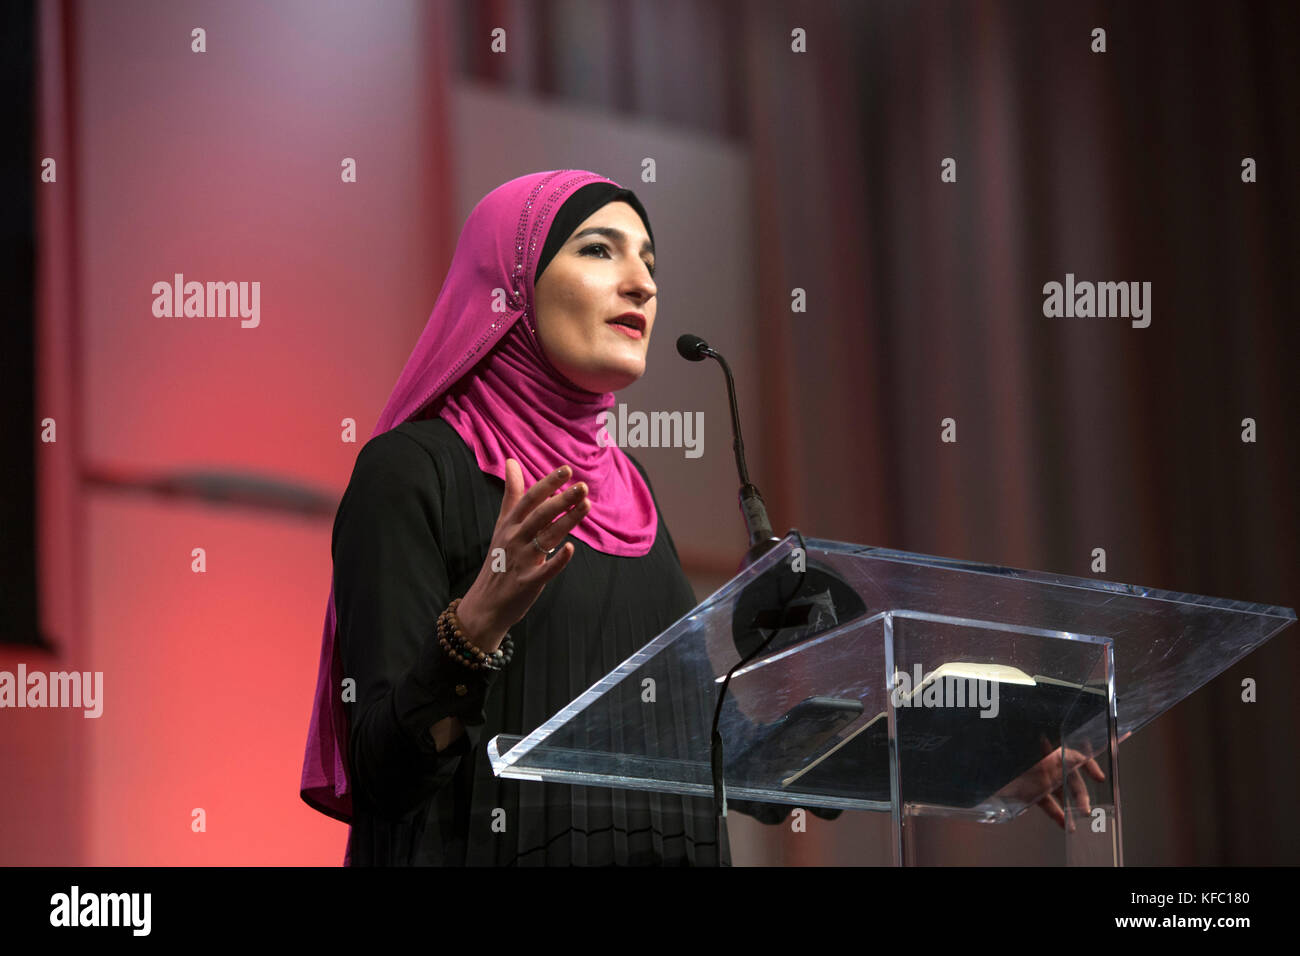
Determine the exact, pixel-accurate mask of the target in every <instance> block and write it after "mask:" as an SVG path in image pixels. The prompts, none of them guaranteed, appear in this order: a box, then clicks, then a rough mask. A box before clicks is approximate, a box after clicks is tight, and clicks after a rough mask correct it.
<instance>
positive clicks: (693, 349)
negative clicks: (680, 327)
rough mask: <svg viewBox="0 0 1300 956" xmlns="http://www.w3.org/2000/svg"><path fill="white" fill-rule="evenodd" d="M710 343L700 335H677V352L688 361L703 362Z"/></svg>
mask: <svg viewBox="0 0 1300 956" xmlns="http://www.w3.org/2000/svg"><path fill="white" fill-rule="evenodd" d="M708 347H709V343H708V342H706V341H704V339H702V338H700V337H699V336H698V335H690V334H689V333H688V334H686V335H680V336H678V337H677V354H678V355H680V356H681V357H682V358H684V359H686V360H687V361H688V362H703V361H704V358H705V356H704V353H705V351H706V350H707V349H708Z"/></svg>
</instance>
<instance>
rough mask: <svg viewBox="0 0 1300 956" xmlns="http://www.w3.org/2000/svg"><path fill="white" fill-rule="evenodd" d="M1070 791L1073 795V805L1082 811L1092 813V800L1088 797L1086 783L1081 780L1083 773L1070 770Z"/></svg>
mask: <svg viewBox="0 0 1300 956" xmlns="http://www.w3.org/2000/svg"><path fill="white" fill-rule="evenodd" d="M1070 793H1071V794H1072V795H1073V797H1074V805H1075V806H1076V807H1078V808H1079V809H1080V810H1082V811H1083V812H1084V813H1092V802H1091V801H1090V800H1089V799H1088V785H1087V784H1086V783H1084V782H1083V774H1081V773H1079V771H1078V770H1073V771H1071V772H1070Z"/></svg>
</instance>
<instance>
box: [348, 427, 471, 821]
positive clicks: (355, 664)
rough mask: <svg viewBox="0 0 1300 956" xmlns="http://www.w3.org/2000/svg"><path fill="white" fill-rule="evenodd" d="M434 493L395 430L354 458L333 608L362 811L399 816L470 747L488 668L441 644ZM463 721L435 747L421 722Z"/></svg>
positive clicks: (428, 475) (444, 595)
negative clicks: (466, 662) (352, 687)
mask: <svg viewBox="0 0 1300 956" xmlns="http://www.w3.org/2000/svg"><path fill="white" fill-rule="evenodd" d="M441 501H442V489H441V483H440V482H439V480H438V473H437V469H436V467H435V465H434V462H433V458H432V457H431V455H430V454H429V452H428V451H426V450H425V449H424V448H423V447H422V446H421V445H420V444H419V443H417V442H416V441H415V440H414V439H412V438H410V437H409V436H407V435H404V434H401V433H400V432H394V431H389V432H384V433H383V434H381V435H377V436H375V437H374V438H372V439H371V440H370V441H368V442H367V443H366V444H365V445H364V446H363V447H362V449H361V451H360V453H359V454H358V455H357V461H356V465H355V467H354V468H353V471H352V478H351V481H350V482H349V483H348V487H347V490H346V491H345V492H344V495H343V500H342V501H341V502H340V504H339V510H338V515H337V516H336V518H335V521H334V538H333V547H332V553H333V556H334V607H335V613H336V615H337V620H338V639H339V641H340V648H341V654H342V659H343V669H344V676H345V677H350V678H353V679H355V681H356V700H355V703H351V704H349V707H350V718H351V720H350V726H351V733H350V738H351V739H350V750H349V757H350V763H351V784H352V790H353V794H354V798H355V799H356V800H357V801H358V804H359V805H361V806H366V807H367V808H368V809H371V810H373V811H375V812H378V813H381V814H383V815H386V816H392V817H401V816H404V815H406V814H408V813H410V812H411V811H413V810H415V809H417V808H418V807H420V806H421V805H423V804H426V803H428V801H429V800H430V799H432V796H433V794H434V792H435V791H437V790H438V788H439V787H441V786H443V785H444V784H446V783H447V782H448V781H449V780H450V779H451V778H452V776H453V775H454V774H455V772H456V767H457V766H458V765H459V763H460V757H461V756H462V755H463V754H465V753H466V752H467V751H468V749H469V748H470V747H472V746H474V745H476V743H477V740H478V734H479V731H480V730H481V728H482V724H483V722H484V720H485V717H484V714H483V703H484V698H485V696H486V694H487V692H488V690H489V688H490V686H491V684H492V681H493V679H494V678H495V673H494V672H484V671H475V670H470V669H469V668H467V667H464V666H462V665H461V664H459V663H457V662H456V661H453V660H452V659H451V658H449V657H448V656H447V654H446V652H445V651H444V650H443V649H442V647H441V646H439V644H438V638H437V618H438V615H439V614H440V613H441V612H442V611H443V609H444V608H446V606H447V605H448V603H450V600H451V598H452V597H453V595H451V594H450V593H449V589H450V584H449V582H448V576H447V568H446V563H445V561H444V560H443V554H442V550H441V547H440V545H439V542H440V541H442V540H444V535H443V534H442V530H443V529H442V527H441V523H442V507H441ZM449 716H456V717H459V718H460V720H461V723H462V724H464V725H465V734H463V735H461V736H460V737H459V738H457V740H456V741H455V742H454V743H453V744H451V745H450V746H449V747H448V748H447V749H446V750H445V751H443V752H441V753H439V752H438V750H437V747H436V746H435V745H434V742H433V737H432V736H431V735H430V733H429V728H430V727H432V726H433V725H434V724H435V723H437V722H438V721H439V720H441V719H442V718H444V717H449Z"/></svg>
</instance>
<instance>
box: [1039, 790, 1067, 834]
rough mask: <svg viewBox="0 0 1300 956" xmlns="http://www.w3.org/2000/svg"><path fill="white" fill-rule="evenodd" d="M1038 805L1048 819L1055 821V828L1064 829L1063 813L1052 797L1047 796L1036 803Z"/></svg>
mask: <svg viewBox="0 0 1300 956" xmlns="http://www.w3.org/2000/svg"><path fill="white" fill-rule="evenodd" d="M1038 805H1039V806H1040V807H1042V808H1043V810H1044V811H1045V812H1046V813H1047V815H1048V816H1049V817H1051V818H1052V819H1053V820H1055V821H1056V825H1057V826H1059V827H1062V828H1064V826H1065V811H1064V810H1062V809H1061V805H1060V804H1059V803H1057V802H1056V798H1055V797H1054V796H1052V795H1051V794H1050V793H1049V794H1047V795H1046V796H1045V797H1043V799H1041V800H1039V801H1038Z"/></svg>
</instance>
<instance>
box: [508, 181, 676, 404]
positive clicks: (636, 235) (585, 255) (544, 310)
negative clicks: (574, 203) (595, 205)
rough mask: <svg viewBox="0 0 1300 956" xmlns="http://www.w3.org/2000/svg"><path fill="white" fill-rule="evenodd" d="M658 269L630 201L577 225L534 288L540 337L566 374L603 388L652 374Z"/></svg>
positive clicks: (585, 384) (592, 387) (591, 386)
mask: <svg viewBox="0 0 1300 956" xmlns="http://www.w3.org/2000/svg"><path fill="white" fill-rule="evenodd" d="M592 230H600V231H599V232H594V231H592ZM606 230H608V231H606ZM653 268H654V250H653V248H652V247H651V245H650V237H649V236H647V235H646V231H645V226H644V225H643V224H642V222H641V217H640V216H638V215H637V213H636V210H635V209H633V208H632V207H631V206H629V205H628V204H627V203H625V202H611V203H606V204H605V205H604V206H602V207H601V208H599V209H597V210H596V211H595V212H594V213H592V214H591V215H590V216H588V217H587V219H585V220H584V221H583V222H582V223H581V224H580V225H579V226H578V228H577V229H575V230H574V231H573V235H572V236H570V237H569V240H568V241H567V242H566V243H565V244H564V245H563V246H561V247H560V250H559V251H558V252H557V253H556V254H555V257H554V258H553V259H551V261H550V262H549V263H547V265H546V268H545V269H544V270H543V271H542V275H541V278H540V279H538V280H537V286H536V288H535V290H534V296H535V298H536V310H537V336H538V338H539V339H540V340H541V343H542V348H543V349H544V350H545V352H546V357H547V358H548V359H549V360H550V362H551V364H552V365H554V366H555V367H556V369H558V370H559V372H560V374H562V375H564V376H565V378H567V379H568V380H569V381H571V382H573V384H575V385H578V386H581V387H582V388H585V389H587V390H588V391H591V392H597V393H601V394H603V393H605V392H613V391H617V390H618V389H621V388H626V387H627V386H628V385H631V384H632V383H633V382H635V381H636V380H637V379H639V378H640V377H641V376H642V375H644V374H645V358H646V349H647V348H648V346H649V345H650V333H651V331H652V330H653V329H654V324H655V308H656V302H657V301H658V300H657V299H656V295H655V294H656V292H657V291H658V290H657V289H656V287H655V283H654V279H653V278H652V276H651V272H652V270H653ZM627 313H635V314H636V315H634V316H627V315H626V314H627ZM620 316H624V318H622V319H619V317H620ZM636 316H639V317H640V318H639V319H638V318H637V317H636ZM616 319H619V321H621V322H624V323H629V324H630V325H631V326H634V327H639V331H637V330H636V328H629V327H628V326H627V325H620V324H617V323H616V322H615V321H614V320H616Z"/></svg>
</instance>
